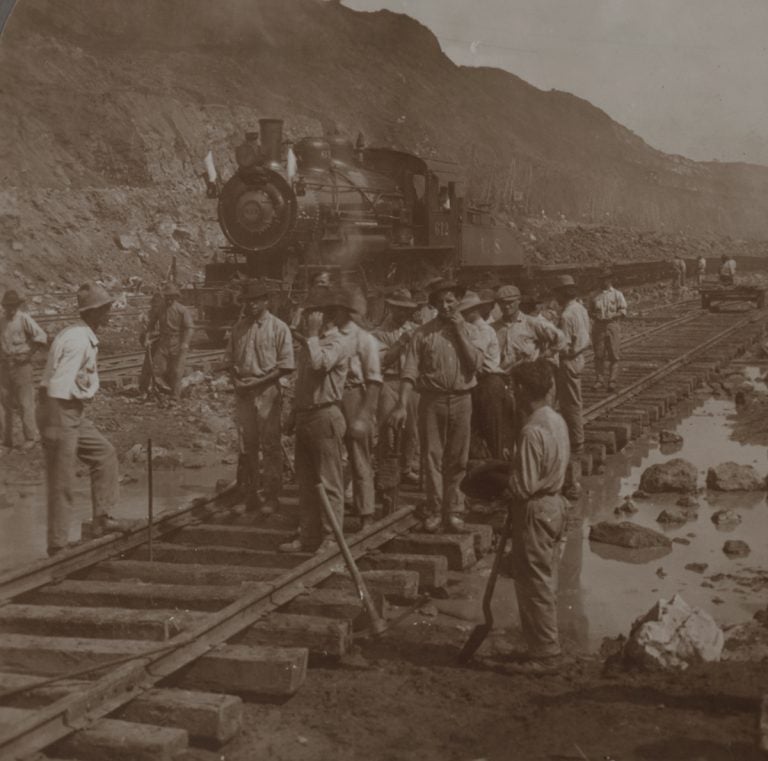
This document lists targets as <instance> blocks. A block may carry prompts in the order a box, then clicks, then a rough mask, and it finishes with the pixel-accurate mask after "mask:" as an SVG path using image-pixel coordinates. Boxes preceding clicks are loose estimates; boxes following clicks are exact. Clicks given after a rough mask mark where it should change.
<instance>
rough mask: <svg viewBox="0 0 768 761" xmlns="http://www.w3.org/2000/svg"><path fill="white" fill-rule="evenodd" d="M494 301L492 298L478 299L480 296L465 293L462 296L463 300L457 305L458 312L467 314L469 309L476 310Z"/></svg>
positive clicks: (472, 292) (470, 292)
mask: <svg viewBox="0 0 768 761" xmlns="http://www.w3.org/2000/svg"><path fill="white" fill-rule="evenodd" d="M494 301H495V299H494V298H490V299H482V298H480V295H479V294H477V293H475V292H474V291H467V292H466V293H465V294H464V298H463V299H462V300H461V303H460V304H459V311H460V312H468V311H469V310H470V309H477V308H478V307H482V306H487V305H488V304H493V302H494Z"/></svg>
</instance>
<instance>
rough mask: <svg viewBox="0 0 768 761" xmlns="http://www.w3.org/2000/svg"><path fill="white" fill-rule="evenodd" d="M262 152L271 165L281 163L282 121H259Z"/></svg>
mask: <svg viewBox="0 0 768 761" xmlns="http://www.w3.org/2000/svg"><path fill="white" fill-rule="evenodd" d="M259 130H260V131H261V150H262V153H263V155H264V157H265V158H266V159H267V161H268V162H269V163H272V162H276V163H280V159H281V155H280V153H281V147H282V143H283V120H282V119H259Z"/></svg>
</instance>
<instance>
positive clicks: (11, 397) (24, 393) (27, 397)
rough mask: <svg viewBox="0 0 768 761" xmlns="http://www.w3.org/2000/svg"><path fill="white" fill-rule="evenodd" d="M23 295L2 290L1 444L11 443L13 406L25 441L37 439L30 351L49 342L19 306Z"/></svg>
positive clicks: (31, 443)
mask: <svg viewBox="0 0 768 761" xmlns="http://www.w3.org/2000/svg"><path fill="white" fill-rule="evenodd" d="M23 303H24V299H23V298H22V297H21V296H20V295H19V294H18V293H17V292H16V291H6V292H5V293H4V294H3V302H2V305H3V313H2V315H0V401H2V410H3V420H2V428H3V445H4V446H6V447H8V448H11V447H13V410H14V407H17V406H18V408H19V411H20V412H21V424H22V429H23V432H24V439H25V443H24V445H23V447H22V448H23V449H31V448H32V447H33V446H34V445H35V442H36V441H37V436H38V434H37V425H36V424H35V384H34V382H33V381H32V355H33V354H34V353H35V352H36V351H37V350H38V349H41V348H43V347H44V346H45V345H46V344H47V343H48V337H47V336H46V335H45V332H44V331H43V329H42V328H41V327H40V326H39V325H38V324H37V323H36V322H35V321H34V320H33V319H32V317H30V316H29V315H28V314H27V313H26V312H22V311H21V309H20V307H21V305H22V304H23Z"/></svg>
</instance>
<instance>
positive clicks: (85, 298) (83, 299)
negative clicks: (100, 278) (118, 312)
mask: <svg viewBox="0 0 768 761" xmlns="http://www.w3.org/2000/svg"><path fill="white" fill-rule="evenodd" d="M113 301H114V299H113V298H112V297H111V296H110V295H109V293H108V292H107V289H106V288H104V287H103V286H101V285H97V284H96V283H91V282H88V283H83V284H82V285H81V286H80V287H79V288H78V289H77V311H78V312H86V311H88V310H89V309H98V308H99V307H103V306H106V305H107V304H111V303H112V302H113Z"/></svg>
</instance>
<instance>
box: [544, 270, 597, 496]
mask: <svg viewBox="0 0 768 761" xmlns="http://www.w3.org/2000/svg"><path fill="white" fill-rule="evenodd" d="M553 289H554V291H555V297H556V298H557V301H558V303H559V304H560V306H561V307H562V313H561V315H560V326H559V327H560V330H561V332H562V333H563V335H564V336H565V346H564V348H562V349H561V350H560V364H559V365H558V368H557V398H558V402H559V405H560V414H561V415H562V416H563V417H564V418H565V422H566V423H567V424H568V434H569V436H570V438H571V454H581V452H583V451H584V420H583V417H582V406H583V404H582V397H581V374H582V372H583V370H584V352H585V351H586V350H587V349H588V348H589V346H590V343H591V340H590V325H589V314H588V313H587V310H586V309H585V308H584V305H583V304H582V303H581V302H580V301H579V300H578V299H577V298H576V283H575V281H574V279H573V278H572V277H571V276H570V275H559V276H558V278H557V281H556V282H555V284H554V286H553ZM577 493H578V485H577V484H575V483H569V484H568V488H567V490H566V496H572V497H575V496H576V494H577Z"/></svg>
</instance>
